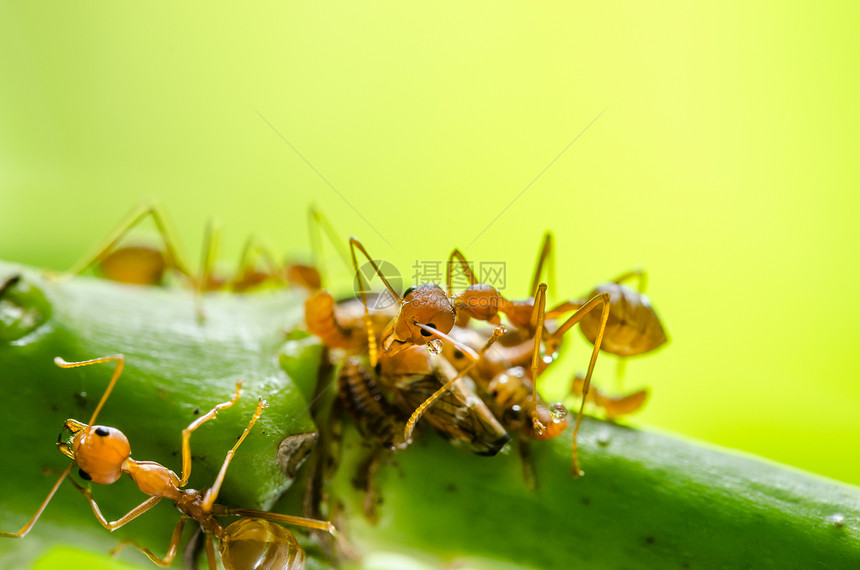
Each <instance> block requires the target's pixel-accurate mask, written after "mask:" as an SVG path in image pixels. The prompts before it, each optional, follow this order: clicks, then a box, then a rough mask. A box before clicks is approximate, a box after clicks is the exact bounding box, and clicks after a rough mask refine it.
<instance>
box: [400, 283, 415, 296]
mask: <svg viewBox="0 0 860 570" xmlns="http://www.w3.org/2000/svg"><path fill="white" fill-rule="evenodd" d="M414 290H415V285H413V286H412V287H409V288H408V289H406V291H404V292H403V298H404V299H405V298H406V296H407V295H409V293H411V292H412V291H414Z"/></svg>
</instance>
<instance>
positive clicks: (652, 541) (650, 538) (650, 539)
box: [645, 536, 655, 544]
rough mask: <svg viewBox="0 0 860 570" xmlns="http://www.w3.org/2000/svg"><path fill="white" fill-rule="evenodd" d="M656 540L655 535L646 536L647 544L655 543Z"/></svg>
mask: <svg viewBox="0 0 860 570" xmlns="http://www.w3.org/2000/svg"><path fill="white" fill-rule="evenodd" d="M654 540H655V538H654V537H653V536H646V537H645V544H654Z"/></svg>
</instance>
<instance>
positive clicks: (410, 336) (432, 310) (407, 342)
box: [382, 283, 457, 355]
mask: <svg viewBox="0 0 860 570" xmlns="http://www.w3.org/2000/svg"><path fill="white" fill-rule="evenodd" d="M456 316H457V313H456V311H455V310H454V307H453V306H452V305H451V302H450V301H449V300H448V297H447V296H446V295H445V292H444V291H443V290H442V288H441V287H439V286H438V285H436V284H435V283H425V284H424V285H419V286H417V287H410V288H409V289H407V290H406V293H405V294H404V295H403V301H402V304H401V306H400V311H399V312H398V313H397V316H396V317H395V318H394V320H392V321H391V323H390V324H389V325H388V327H387V328H386V330H385V331H384V332H383V333H382V350H383V351H384V352H387V353H388V354H389V355H393V354H396V353H397V352H398V351H400V350H402V349H404V348H409V347H410V346H414V345H419V346H420V345H425V344H427V343H428V342H429V341H430V340H432V339H433V338H434V336H433V333H431V332H429V331H428V330H427V329H424V328H421V327H419V326H417V324H416V323H421V324H424V325H426V326H428V327H431V328H434V329H436V330H437V331H439V332H442V333H448V332H449V331H450V330H451V329H452V328H454V321H455V320H456Z"/></svg>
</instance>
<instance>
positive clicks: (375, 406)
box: [305, 292, 509, 455]
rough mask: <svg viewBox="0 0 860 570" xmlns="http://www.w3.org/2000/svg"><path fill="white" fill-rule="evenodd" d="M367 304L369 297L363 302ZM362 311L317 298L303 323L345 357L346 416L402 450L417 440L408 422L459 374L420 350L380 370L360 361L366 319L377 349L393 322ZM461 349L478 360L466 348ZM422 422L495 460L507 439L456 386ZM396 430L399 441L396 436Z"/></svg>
mask: <svg viewBox="0 0 860 570" xmlns="http://www.w3.org/2000/svg"><path fill="white" fill-rule="evenodd" d="M368 298H369V296H366V297H365V302H367V300H368ZM364 306H365V305H364V303H357V302H356V300H355V299H351V300H348V301H345V302H342V303H337V304H335V303H334V301H333V299H332V297H331V295H330V294H329V293H327V292H318V293H315V294H313V295H311V297H309V298H308V300H307V302H306V304H305V319H306V323H307V325H308V329H309V330H310V331H311V332H312V333H313V334H315V335H317V336H319V337H320V338H321V339H322V340H323V343H324V344H326V345H327V346H328V347H329V348H331V349H339V350H341V351H342V352H344V353H345V356H344V359H343V365H342V366H341V369H340V372H339V374H338V387H339V396H340V400H341V401H342V403H343V405H344V408H345V409H346V410H347V411H348V412H349V413H350V415H352V416H353V418H354V419H355V420H356V422H357V423H358V425H359V426H360V427H361V428H362V429H363V431H365V432H366V433H368V434H370V435H372V436H374V437H375V438H376V439H377V441H379V442H380V443H381V444H382V445H383V446H384V447H387V448H389V449H402V448H404V447H406V446H407V445H408V442H409V440H410V436H411V434H412V428H410V429H409V430H408V433H406V429H405V428H406V421H405V420H406V418H409V417H410V414H413V412H414V411H415V410H416V409H417V408H418V407H419V406H420V405H421V404H422V403H423V402H425V401H426V400H427V399H428V398H429V397H430V396H431V395H432V394H433V393H434V392H436V391H437V390H439V389H440V388H441V387H442V386H443V385H446V384H447V383H449V382H450V381H451V380H452V379H453V378H455V377H456V376H457V371H456V370H454V369H453V367H451V365H450V364H449V363H448V362H446V361H445V360H444V359H443V358H436V357H434V356H433V355H431V353H430V352H428V350H427V348H426V347H423V346H418V345H410V346H408V347H398V350H397V352H395V353H394V354H390V353H389V352H387V351H383V352H382V353H381V355H380V358H379V361H378V362H377V365H376V366H373V365H371V364H369V363H368V362H367V361H364V360H363V359H362V358H360V357H359V355H360V354H362V353H363V352H364V351H365V350H366V349H367V347H368V344H369V342H368V328H367V318H369V319H370V332H369V334H370V335H372V337H373V339H374V341H375V342H376V343H379V342H380V333H379V332H378V331H380V330H382V329H383V327H385V325H386V324H388V323H390V322H392V320H393V311H391V310H388V311H378V312H376V311H375V312H373V313H370V312H368V313H367V314H366V315H363V314H362V313H361V312H359V311H363V309H364ZM357 307H360V308H359V309H358V311H357V310H356V309H357ZM419 330H423V329H419ZM383 334H384V333H383ZM457 344H459V343H457ZM460 348H462V349H463V350H466V351H469V352H471V353H472V354H475V353H474V351H471V350H470V349H469V348H468V347H465V346H461V347H460ZM474 360H475V361H477V357H475V359H474ZM425 417H426V420H427V422H428V423H429V424H430V425H432V426H433V427H434V428H435V429H436V431H437V432H439V433H440V434H441V435H442V436H443V437H445V438H446V439H448V440H449V441H451V442H452V443H454V444H455V445H457V446H459V447H462V448H464V449H467V450H469V451H472V452H474V453H478V454H481V455H494V454H495V453H498V451H499V450H500V449H501V447H502V446H503V445H504V443H505V442H506V441H507V440H508V439H509V438H508V436H507V434H506V433H505V431H504V429H503V428H502V427H501V425H500V424H499V423H498V421H497V420H496V419H495V418H494V417H493V415H492V413H491V412H490V411H489V409H488V408H487V407H486V406H485V405H484V404H483V402H482V401H481V399H480V398H479V397H478V396H477V395H475V394H474V393H473V392H472V390H471V389H470V388H468V386H466V385H462V386H460V385H458V386H457V387H456V389H454V390H452V391H450V394H445V396H444V397H443V401H442V402H441V403H440V404H439V408H438V409H435V406H434V407H433V408H429V409H428V410H426V416H425ZM415 421H417V418H416V420H415ZM413 427H414V422H413ZM394 430H399V433H398V434H393V431H394Z"/></svg>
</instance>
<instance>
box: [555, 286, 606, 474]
mask: <svg viewBox="0 0 860 570" xmlns="http://www.w3.org/2000/svg"><path fill="white" fill-rule="evenodd" d="M598 305H601V313H600V328H599V329H598V332H597V337H596V338H595V339H594V348H593V349H592V351H591V360H590V361H589V362H588V372H587V373H586V374H585V381H584V382H583V385H582V404H581V405H580V406H579V413H578V414H577V415H576V424H574V426H573V444H572V445H573V450H572V452H571V463H572V473H573V475H574V476H575V477H578V476H580V475H582V474H583V473H582V471H581V470H580V468H579V455H578V450H577V447H576V436H577V434H578V433H579V426H580V424H581V423H582V415H583V412H584V410H585V401H586V399H587V398H588V389H589V387H590V385H591V375H592V373H593V372H594V365H595V363H596V362H597V355H598V354H599V353H600V344H601V343H602V342H603V332H604V331H605V330H606V321H607V320H608V319H609V293H601V294H599V295H595V296H594V297H593V298H591V299H590V300H589V301H588V302H587V303H585V304H584V305H583V306H582V307H580V308H579V309H577V311H576V312H575V313H573V314H572V315H571V316H570V317H569V318H568V319H567V320H566V321H565V322H564V323H562V325H561V326H560V327H558V329H556V331H555V332H554V333H553V334H551V335H550V336H549V337H547V339H546V343H545V344H546V347H547V349H549V350H548V351H547V352H550V353H554V352H555V351H557V349H558V345H559V343H560V342H561V337H562V336H563V335H564V333H566V332H567V331H568V330H570V329H571V328H572V327H573V326H574V325H575V324H576V323H578V322H579V321H580V320H582V318H583V317H584V316H585V315H586V314H587V313H589V312H591V311H592V310H593V309H595V308H596V307H597V306H598Z"/></svg>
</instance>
